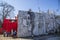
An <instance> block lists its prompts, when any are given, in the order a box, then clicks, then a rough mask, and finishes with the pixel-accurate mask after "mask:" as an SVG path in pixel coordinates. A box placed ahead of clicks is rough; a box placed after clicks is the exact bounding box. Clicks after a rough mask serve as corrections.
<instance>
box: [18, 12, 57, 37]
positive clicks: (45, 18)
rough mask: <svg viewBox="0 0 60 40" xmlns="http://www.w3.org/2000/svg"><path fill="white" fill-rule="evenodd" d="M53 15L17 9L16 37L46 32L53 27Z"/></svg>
mask: <svg viewBox="0 0 60 40" xmlns="http://www.w3.org/2000/svg"><path fill="white" fill-rule="evenodd" d="M55 25H56V23H55V16H54V14H48V13H36V12H31V13H30V14H28V12H27V11H19V13H18V31H17V36H18V37H26V36H32V35H41V34H46V33H48V32H49V31H50V30H52V29H54V28H55Z"/></svg>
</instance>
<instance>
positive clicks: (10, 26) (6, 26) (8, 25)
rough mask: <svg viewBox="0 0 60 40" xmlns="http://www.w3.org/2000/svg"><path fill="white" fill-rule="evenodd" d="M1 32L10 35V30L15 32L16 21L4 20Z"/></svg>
mask: <svg viewBox="0 0 60 40" xmlns="http://www.w3.org/2000/svg"><path fill="white" fill-rule="evenodd" d="M2 26H3V32H6V33H11V30H13V31H16V32H17V19H4V21H3V24H2Z"/></svg>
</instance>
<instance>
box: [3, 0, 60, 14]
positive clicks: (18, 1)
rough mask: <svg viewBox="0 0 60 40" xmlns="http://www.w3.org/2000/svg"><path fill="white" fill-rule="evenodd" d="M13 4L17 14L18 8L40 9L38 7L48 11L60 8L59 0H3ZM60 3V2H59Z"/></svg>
mask: <svg viewBox="0 0 60 40" xmlns="http://www.w3.org/2000/svg"><path fill="white" fill-rule="evenodd" d="M2 1H5V2H7V3H8V4H11V5H12V6H14V7H15V10H16V11H15V14H17V12H18V10H28V9H30V8H31V9H32V10H33V11H38V7H40V10H42V11H46V10H48V9H50V10H56V9H58V0H2ZM59 3H60V2H59Z"/></svg>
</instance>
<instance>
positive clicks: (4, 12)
mask: <svg viewBox="0 0 60 40" xmlns="http://www.w3.org/2000/svg"><path fill="white" fill-rule="evenodd" d="M0 7H2V10H1V12H2V13H0V15H1V16H2V22H3V20H4V18H7V16H10V14H11V13H12V12H14V7H13V6H11V5H9V4H8V3H5V2H2V3H0ZM12 14H13V13H12ZM12 14H11V15H12Z"/></svg>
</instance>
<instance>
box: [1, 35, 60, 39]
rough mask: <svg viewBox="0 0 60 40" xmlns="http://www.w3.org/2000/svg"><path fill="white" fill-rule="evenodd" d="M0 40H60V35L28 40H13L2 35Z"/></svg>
mask: <svg viewBox="0 0 60 40" xmlns="http://www.w3.org/2000/svg"><path fill="white" fill-rule="evenodd" d="M0 40H60V36H59V35H45V36H36V37H28V38H13V37H3V35H0Z"/></svg>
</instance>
